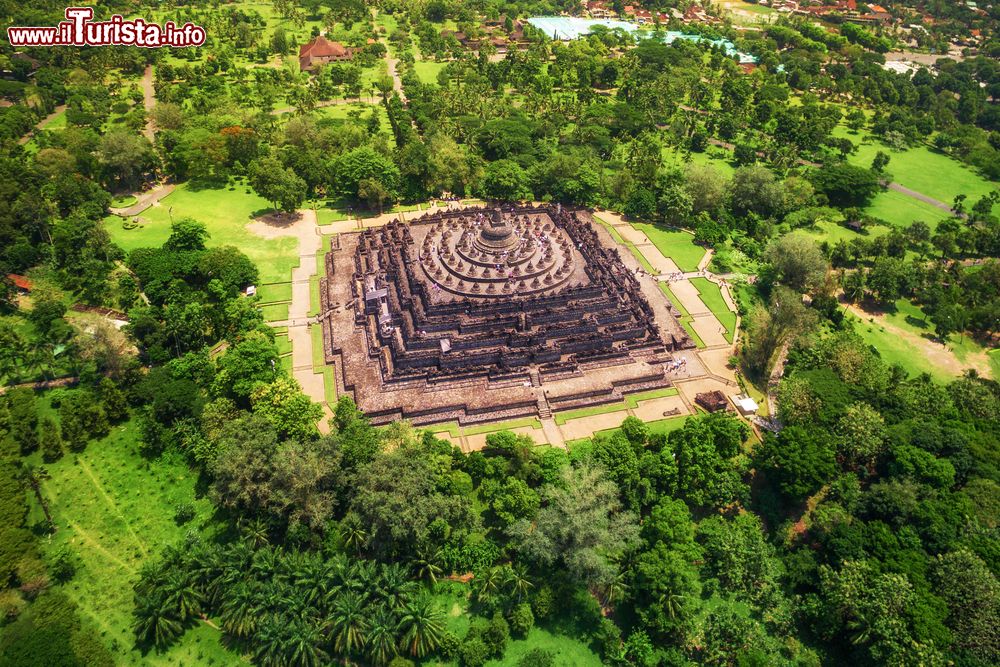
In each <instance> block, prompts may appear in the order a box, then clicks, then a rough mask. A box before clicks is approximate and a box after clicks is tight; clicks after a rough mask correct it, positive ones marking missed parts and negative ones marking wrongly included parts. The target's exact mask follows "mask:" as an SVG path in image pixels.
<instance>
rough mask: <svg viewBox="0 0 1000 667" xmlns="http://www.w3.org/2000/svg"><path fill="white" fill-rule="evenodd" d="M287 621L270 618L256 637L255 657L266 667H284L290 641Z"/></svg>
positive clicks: (272, 616) (275, 617) (262, 625)
mask: <svg viewBox="0 0 1000 667" xmlns="http://www.w3.org/2000/svg"><path fill="white" fill-rule="evenodd" d="M284 620H285V619H282V618H279V617H277V616H274V615H271V616H268V617H267V618H266V619H265V620H264V622H263V623H261V627H260V632H258V633H257V636H256V642H255V644H256V649H255V650H254V657H255V658H256V659H257V662H259V663H260V664H262V665H265V667H270V666H271V665H274V666H275V667H279V666H281V667H284V665H285V664H286V660H285V655H286V654H287V653H288V639H287V636H286V634H285V623H284Z"/></svg>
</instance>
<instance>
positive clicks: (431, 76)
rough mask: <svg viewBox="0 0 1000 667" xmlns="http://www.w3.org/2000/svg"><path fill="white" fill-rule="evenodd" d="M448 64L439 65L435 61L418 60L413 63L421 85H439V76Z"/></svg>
mask: <svg viewBox="0 0 1000 667" xmlns="http://www.w3.org/2000/svg"><path fill="white" fill-rule="evenodd" d="M447 65H448V63H439V62H435V61H433V60H417V61H416V62H414V63H413V71H414V72H415V73H416V75H417V78H418V79H420V82H421V83H435V84H436V83H437V80H438V74H440V73H441V70H443V69H444V68H445V67H446V66H447Z"/></svg>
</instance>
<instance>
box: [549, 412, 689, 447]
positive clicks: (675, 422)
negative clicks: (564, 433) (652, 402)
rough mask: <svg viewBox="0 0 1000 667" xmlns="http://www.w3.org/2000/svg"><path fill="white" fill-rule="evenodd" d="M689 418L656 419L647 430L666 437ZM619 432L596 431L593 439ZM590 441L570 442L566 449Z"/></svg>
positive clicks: (581, 439) (567, 442)
mask: <svg viewBox="0 0 1000 667" xmlns="http://www.w3.org/2000/svg"><path fill="white" fill-rule="evenodd" d="M688 417H690V415H680V416H678V417H666V418H664V419H656V420H654V421H651V422H646V428H648V429H649V433H650V435H655V434H657V433H661V434H663V435H666V434H668V433H670V432H671V431H676V430H677V429H679V428H681V427H683V426H684V422H686V421H687V419H688ZM619 430H620V429H617V428H607V429H604V430H603V431H595V432H594V435H593V436H591V437H597V436H599V435H603V436H611V435H614V434H615V433H617V432H618V431H619ZM588 440H590V438H579V439H577V440H568V441H566V448H567V449H572V448H573V447H575V446H576V445H579V444H582V443H584V442H587V441H588Z"/></svg>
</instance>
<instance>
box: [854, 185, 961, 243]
mask: <svg viewBox="0 0 1000 667" xmlns="http://www.w3.org/2000/svg"><path fill="white" fill-rule="evenodd" d="M947 203H951V202H947ZM865 213H867V214H868V215H870V216H873V217H876V218H881V219H882V220H885V221H886V222H888V223H891V224H893V225H896V226H897V227H909V226H910V224H912V223H913V222H914V221H916V220H920V221H922V222H926V223H927V225H928V226H929V227H930V228H931V232H933V231H934V230H935V229H936V228H937V223H938V222H940V221H941V220H943V219H945V218H947V217H948V214H947V213H945V212H944V211H942V210H941V209H939V208H937V207H935V206H931V205H930V204H926V203H924V202H922V201H920V200H919V199H914V198H913V197H907V196H906V195H904V194H903V193H901V192H896V191H895V190H885V191H884V192H879V193H878V194H877V195H875V199H873V200H872V203H871V204H869V205H868V207H867V208H866V209H865ZM841 229H844V231H851V230H849V229H846V228H844V227H841ZM882 230H885V231H882ZM869 231H870V232H871V233H872V234H876V235H877V234H879V233H885V232H887V231H888V230H887V229H885V228H884V227H872V228H871V229H870V230H869ZM852 233H853V232H852Z"/></svg>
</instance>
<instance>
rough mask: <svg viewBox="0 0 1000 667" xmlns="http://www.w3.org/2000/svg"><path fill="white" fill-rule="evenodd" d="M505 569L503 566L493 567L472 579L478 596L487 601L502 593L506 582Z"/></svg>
mask: <svg viewBox="0 0 1000 667" xmlns="http://www.w3.org/2000/svg"><path fill="white" fill-rule="evenodd" d="M504 579H505V577H504V571H503V568H501V567H491V568H489V569H488V570H486V572H484V573H483V574H481V575H478V576H476V578H475V579H473V580H472V583H473V587H474V590H475V591H476V598H477V599H479V600H481V601H483V602H486V601H489V600H492V599H493V598H494V597H496V596H497V595H498V594H499V593H500V589H501V588H502V587H503V583H504Z"/></svg>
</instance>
